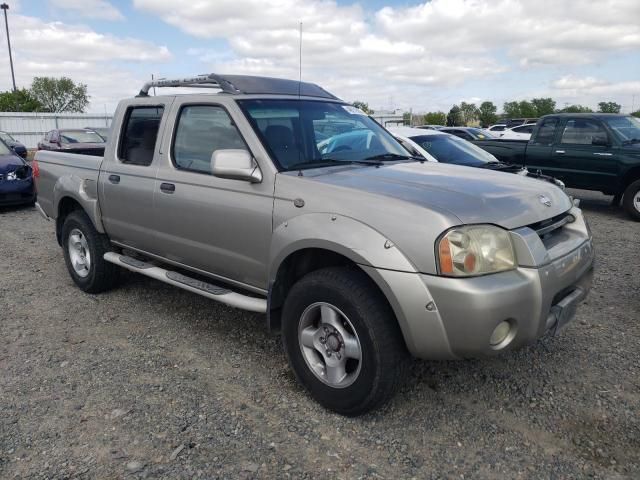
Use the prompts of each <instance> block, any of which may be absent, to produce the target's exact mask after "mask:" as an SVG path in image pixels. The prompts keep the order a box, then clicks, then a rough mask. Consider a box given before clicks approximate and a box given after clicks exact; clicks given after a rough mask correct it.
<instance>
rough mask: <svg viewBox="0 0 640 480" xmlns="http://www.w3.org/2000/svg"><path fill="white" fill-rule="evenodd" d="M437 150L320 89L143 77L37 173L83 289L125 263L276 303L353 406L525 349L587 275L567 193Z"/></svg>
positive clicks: (289, 339) (229, 299) (299, 353)
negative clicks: (451, 366) (426, 149)
mask: <svg viewBox="0 0 640 480" xmlns="http://www.w3.org/2000/svg"><path fill="white" fill-rule="evenodd" d="M152 86H156V87H190V86H197V87H201V88H200V92H202V91H203V89H202V88H203V87H209V88H210V89H211V90H213V91H214V92H217V93H198V94H183V95H166V96H164V95H163V96H152V97H150V96H148V91H149V89H150V88H151V87H152ZM351 131H357V132H358V136H359V139H360V140H359V141H358V142H350V143H349V145H348V147H347V146H345V145H344V144H341V143H340V142H331V141H329V142H327V140H328V139H331V138H332V137H334V136H337V135H344V134H345V133H347V132H351ZM363 131H364V132H366V135H361V133H362V132H363ZM423 160H424V159H418V158H415V157H411V156H410V154H409V153H408V152H407V151H406V150H405V149H404V148H403V147H402V146H401V145H400V144H399V143H398V142H397V141H396V140H395V139H394V138H393V137H392V135H391V134H390V133H388V132H387V131H386V130H385V129H384V128H382V127H381V126H380V125H378V124H377V123H376V122H374V121H373V120H372V119H370V118H369V117H367V116H366V115H364V114H363V112H362V111H360V110H358V109H357V108H354V107H353V106H351V105H348V104H346V103H345V102H343V101H341V100H340V99H338V98H336V97H335V96H333V95H332V94H330V93H328V92H327V91H325V90H323V89H322V88H320V87H318V86H317V85H314V84H311V83H303V82H297V81H291V80H282V79H273V78H264V77H249V76H237V75H228V76H221V75H215V74H211V75H207V76H202V77H195V78H190V79H183V80H162V81H156V82H154V83H148V84H146V85H145V86H144V87H143V88H142V90H141V91H140V94H139V95H138V96H137V97H136V98H133V99H129V100H123V101H121V102H120V104H119V106H118V108H117V110H116V113H115V117H114V124H113V129H112V135H111V136H110V137H109V140H108V143H107V146H106V150H105V154H104V157H95V156H88V155H78V154H66V153H62V152H47V151H43V152H38V153H37V154H36V160H35V164H36V165H35V166H34V170H35V175H36V178H37V180H36V181H37V187H38V202H39V203H38V205H39V209H40V211H41V213H42V214H43V215H44V216H45V218H47V219H52V220H54V221H55V227H56V228H55V230H56V236H57V239H58V243H59V244H60V245H61V247H62V251H63V253H64V259H65V262H66V265H67V268H68V270H69V273H70V275H71V277H72V278H73V280H74V282H75V283H76V284H77V286H78V287H79V288H80V289H82V290H84V291H85V292H92V293H97V292H103V291H106V290H108V289H110V288H112V287H114V286H115V285H116V283H117V279H118V271H119V269H120V268H121V267H122V268H126V269H129V270H131V271H133V272H137V273H139V274H142V275H147V276H149V277H152V278H154V279H156V280H160V281H162V282H165V283H168V284H171V285H174V286H176V287H179V288H182V289H185V290H188V291H191V292H194V293H197V294H199V295H203V296H205V297H208V298H211V299H213V300H217V301H219V302H222V303H225V304H227V305H231V306H234V307H237V308H241V309H246V310H250V311H254V312H261V313H265V314H266V321H267V325H268V328H270V329H271V330H273V331H278V332H280V334H281V336H282V341H283V346H284V350H285V351H286V354H287V357H288V359H289V363H290V366H291V368H292V369H293V371H294V372H295V374H296V376H297V378H298V380H299V381H300V382H301V383H302V384H303V385H304V386H305V387H306V388H307V389H308V390H309V391H310V392H311V394H312V396H313V397H314V398H315V399H316V400H318V401H319V402H320V403H321V404H322V405H324V406H326V407H327V408H329V409H332V410H334V411H336V412H339V413H341V414H345V415H357V414H361V413H364V412H366V411H369V410H371V409H373V408H375V407H377V406H379V405H380V404H382V403H383V402H384V401H385V400H387V399H388V398H390V397H391V395H392V394H393V393H394V392H395V391H396V389H397V386H398V383H399V382H401V381H402V378H403V373H404V372H405V371H406V367H407V364H408V358H409V357H410V355H412V356H414V357H419V358H425V359H460V358H468V357H477V356H483V355H494V354H498V353H500V352H502V351H505V350H509V349H514V348H517V347H520V346H522V345H524V344H527V343H530V342H533V341H534V340H536V339H537V338H539V337H541V336H542V335H544V334H545V333H555V332H556V331H557V330H559V329H561V328H562V327H563V326H564V325H565V324H566V323H567V322H568V321H569V320H570V319H571V318H572V317H573V315H574V313H575V310H576V306H577V305H578V303H579V302H580V301H581V300H582V299H583V298H584V297H585V295H586V294H587V292H588V291H589V288H590V284H591V276H592V265H593V258H594V252H593V247H592V240H591V234H590V231H589V228H588V226H587V224H586V222H585V220H584V218H583V216H582V213H581V211H580V210H579V209H578V208H577V207H576V206H575V205H574V204H573V202H572V201H571V200H570V199H569V197H568V196H567V195H566V194H565V193H564V192H563V191H562V190H561V189H560V188H558V187H557V186H555V185H553V184H551V183H547V182H540V181H538V180H535V179H529V178H526V177H521V176H517V175H509V174H506V173H500V172H494V171H483V170H478V169H472V168H467V167H461V166H456V165H446V164H438V163H428V162H424V161H423Z"/></svg>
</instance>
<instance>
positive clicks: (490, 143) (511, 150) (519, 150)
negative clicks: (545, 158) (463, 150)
mask: <svg viewBox="0 0 640 480" xmlns="http://www.w3.org/2000/svg"><path fill="white" fill-rule="evenodd" d="M473 143H475V144H476V145H477V146H479V147H480V148H482V149H483V150H486V151H487V152H489V153H491V154H492V155H493V156H494V157H496V158H497V159H498V160H500V161H501V162H505V163H512V164H514V165H523V166H524V165H525V164H526V163H525V151H526V150H527V143H529V141H528V140H500V139H494V140H476V141H474V142H473Z"/></svg>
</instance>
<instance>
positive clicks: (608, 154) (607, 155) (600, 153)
mask: <svg viewBox="0 0 640 480" xmlns="http://www.w3.org/2000/svg"><path fill="white" fill-rule="evenodd" d="M594 155H600V156H601V157H610V156H612V155H613V153H602V152H596V153H594Z"/></svg>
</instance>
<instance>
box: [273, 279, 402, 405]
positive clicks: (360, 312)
mask: <svg viewBox="0 0 640 480" xmlns="http://www.w3.org/2000/svg"><path fill="white" fill-rule="evenodd" d="M318 302H326V303H328V304H331V305H332V306H335V307H337V309H339V310H340V311H341V312H342V313H344V315H345V316H346V317H347V318H348V320H349V322H350V323H351V324H352V325H353V330H355V332H356V334H357V336H358V338H359V341H360V345H361V351H362V355H361V358H362V360H361V364H360V370H359V373H358V374H357V376H356V378H355V380H354V381H353V383H351V384H350V385H348V386H345V387H342V388H338V387H334V386H331V385H329V384H327V383H324V382H323V381H321V380H320V379H319V378H318V377H317V376H316V374H315V373H314V372H313V371H312V370H311V368H310V367H309V366H308V364H307V362H306V360H305V358H304V355H303V353H302V349H301V346H300V341H299V336H298V327H299V324H300V322H301V321H302V314H303V312H305V310H306V309H307V308H308V307H310V306H312V305H314V304H316V303H318ZM282 341H283V345H284V348H285V351H286V353H287V357H288V359H289V365H290V366H291V368H292V370H293V371H294V373H295V375H296V377H297V379H298V381H299V382H300V383H301V384H302V385H303V386H304V387H305V388H306V389H307V390H308V391H309V392H310V393H311V395H312V396H313V397H314V398H315V399H316V400H317V401H318V402H319V403H320V404H322V405H323V406H324V407H326V408H328V409H330V410H333V411H334V412H337V413H340V414H342V415H349V416H355V415H361V414H363V413H366V412H368V411H371V410H373V409H375V408H377V407H379V406H381V405H382V404H384V403H385V402H386V401H388V400H389V399H390V398H391V397H392V396H393V394H394V393H395V392H396V391H397V389H398V386H399V385H400V384H401V383H402V382H403V381H404V378H405V376H406V372H407V371H408V368H407V367H408V365H409V354H408V352H407V349H406V346H405V343H404V339H403V338H402V333H401V331H400V328H399V326H398V322H397V320H396V318H395V315H394V314H393V311H392V310H391V308H390V307H389V305H388V304H387V302H386V301H385V299H384V297H383V296H382V294H381V293H380V291H379V290H378V289H377V287H376V286H375V284H374V283H373V282H372V281H371V280H370V279H369V277H368V276H367V275H366V274H365V273H364V272H362V271H361V270H358V269H357V268H355V267H354V268H347V267H332V268H326V269H322V270H316V271H314V272H311V273H309V274H307V275H306V276H304V277H303V278H302V279H300V280H299V281H298V282H297V283H296V284H295V285H294V286H293V287H292V288H291V290H290V292H289V294H288V295H287V298H286V300H285V303H284V307H283V312H282Z"/></svg>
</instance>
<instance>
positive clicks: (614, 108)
mask: <svg viewBox="0 0 640 480" xmlns="http://www.w3.org/2000/svg"><path fill="white" fill-rule="evenodd" d="M621 108H622V105H620V104H619V103H616V102H600V103H599V104H598V112H600V113H620V109H621Z"/></svg>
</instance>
